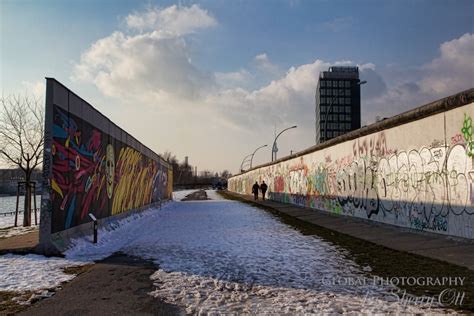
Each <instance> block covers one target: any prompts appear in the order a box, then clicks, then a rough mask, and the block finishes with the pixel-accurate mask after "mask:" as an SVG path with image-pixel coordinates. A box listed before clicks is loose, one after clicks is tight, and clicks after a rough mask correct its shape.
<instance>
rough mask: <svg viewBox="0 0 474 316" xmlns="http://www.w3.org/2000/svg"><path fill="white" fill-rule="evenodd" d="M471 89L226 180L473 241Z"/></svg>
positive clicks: (234, 186) (285, 198) (235, 187)
mask: <svg viewBox="0 0 474 316" xmlns="http://www.w3.org/2000/svg"><path fill="white" fill-rule="evenodd" d="M473 101H474V89H471V90H468V91H465V92H462V93H460V94H457V95H454V96H451V97H449V98H446V99H443V100H440V101H437V102H433V103H431V104H428V105H426V106H423V107H420V108H417V109H415V110H413V111H410V112H407V113H403V114H401V115H399V116H397V117H393V118H391V119H388V120H386V121H383V122H380V123H377V124H374V125H371V126H369V127H366V128H363V129H361V130H357V131H354V132H351V133H350V134H348V135H345V136H342V137H339V138H337V139H333V140H331V141H329V142H328V144H324V145H321V146H315V147H313V148H310V149H308V150H305V151H304V152H302V153H298V154H296V155H293V156H291V157H286V158H283V159H280V160H279V161H277V162H275V163H273V164H266V165H263V166H259V167H256V168H254V169H252V170H250V171H248V172H245V173H243V174H240V175H236V176H234V177H232V178H231V179H229V190H231V191H233V192H237V193H241V194H251V187H252V185H253V184H254V183H255V181H258V182H259V183H261V181H265V182H266V183H267V184H268V186H269V192H268V196H269V198H270V199H271V200H275V201H280V202H285V203H291V204H296V205H300V206H305V207H310V208H315V209H319V210H324V211H327V212H330V213H334V214H338V215H346V216H355V217H359V218H364V219H368V220H373V221H377V222H381V223H387V224H392V225H397V226H402V227H409V228H413V229H417V230H423V231H429V232H434V233H439V234H446V235H452V236H458V237H463V238H469V239H473V238H474V139H473V137H472V134H473V127H472V124H473V122H472V119H473V118H474V103H473Z"/></svg>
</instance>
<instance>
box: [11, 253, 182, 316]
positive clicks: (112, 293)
mask: <svg viewBox="0 0 474 316" xmlns="http://www.w3.org/2000/svg"><path fill="white" fill-rule="evenodd" d="M155 271H156V267H155V266H154V265H153V263H151V262H148V261H145V260H142V259H138V258H133V257H128V256H125V255H114V256H112V257H109V258H107V259H106V260H104V261H101V262H98V263H96V264H94V265H93V266H92V267H91V268H90V270H88V271H87V272H84V273H82V274H81V275H79V276H78V277H76V278H75V279H74V280H72V281H71V282H69V283H67V284H66V285H65V286H64V288H63V289H62V290H61V291H59V292H58V293H56V294H55V295H54V296H53V297H51V298H48V299H45V300H42V301H39V302H38V303H36V304H34V305H32V306H31V307H30V308H28V309H27V310H26V311H24V312H22V313H20V314H19V315H35V316H41V315H44V316H51V315H180V314H184V313H183V312H182V311H181V310H180V309H179V308H178V307H176V306H174V305H171V304H167V303H164V302H162V301H160V300H158V299H156V298H153V297H151V296H149V295H148V294H147V293H149V292H151V291H152V290H153V282H152V280H151V279H150V275H152V274H153V273H154V272H155Z"/></svg>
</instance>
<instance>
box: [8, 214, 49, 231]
mask: <svg viewBox="0 0 474 316" xmlns="http://www.w3.org/2000/svg"><path fill="white" fill-rule="evenodd" d="M36 215H37V216H38V217H37V221H38V224H39V221H40V214H39V212H38V213H37V214H36ZM31 222H32V223H33V224H34V223H35V214H34V213H31ZM17 223H18V226H21V225H23V212H20V213H19V214H18V221H17ZM13 225H15V215H4V214H1V213H0V229H2V228H7V227H13Z"/></svg>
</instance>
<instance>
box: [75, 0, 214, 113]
mask: <svg viewBox="0 0 474 316" xmlns="http://www.w3.org/2000/svg"><path fill="white" fill-rule="evenodd" d="M127 22H128V24H129V25H130V26H133V27H134V28H139V27H143V28H149V27H161V29H160V30H155V31H150V32H145V33H140V34H136V35H126V34H124V33H122V32H114V33H113V34H111V35H110V36H108V37H105V38H103V39H100V40H98V41H96V42H95V43H94V44H93V45H92V46H91V47H90V48H89V49H88V50H86V51H85V52H84V53H83V54H82V55H81V60H80V62H79V63H78V64H76V65H75V68H74V73H73V76H72V79H73V80H79V81H84V82H88V81H89V82H93V83H94V84H95V85H96V86H97V87H98V88H99V90H100V91H101V92H102V93H103V94H105V95H107V96H111V97H115V98H121V99H124V98H125V99H134V100H140V101H147V102H149V103H154V104H158V105H159V104H165V105H166V104H167V102H169V101H170V99H171V98H181V99H185V100H190V99H199V98H201V97H202V96H203V95H204V94H205V93H207V91H208V89H211V88H212V87H213V85H214V83H213V80H214V79H213V76H212V75H211V74H208V73H206V72H203V71H201V70H200V69H198V68H197V67H196V66H195V65H193V64H192V62H191V56H190V53H189V48H188V45H187V41H186V38H185V37H183V36H182V35H184V34H187V33H190V32H192V31H193V30H195V29H198V28H204V27H210V26H212V25H215V20H214V19H213V18H212V17H210V16H209V15H207V11H204V10H201V9H200V8H199V7H198V6H197V5H193V6H191V7H189V8H178V7H176V6H172V7H169V8H166V9H163V10H158V9H152V10H150V11H148V12H145V13H143V14H134V15H130V16H128V17H127ZM163 32H166V33H167V36H163Z"/></svg>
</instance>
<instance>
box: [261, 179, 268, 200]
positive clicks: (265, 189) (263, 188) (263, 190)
mask: <svg viewBox="0 0 474 316" xmlns="http://www.w3.org/2000/svg"><path fill="white" fill-rule="evenodd" d="M267 189H268V186H267V184H266V183H265V181H263V182H262V184H261V185H260V190H261V191H262V199H263V200H264V201H265V192H267Z"/></svg>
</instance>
